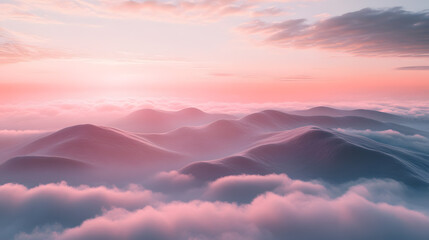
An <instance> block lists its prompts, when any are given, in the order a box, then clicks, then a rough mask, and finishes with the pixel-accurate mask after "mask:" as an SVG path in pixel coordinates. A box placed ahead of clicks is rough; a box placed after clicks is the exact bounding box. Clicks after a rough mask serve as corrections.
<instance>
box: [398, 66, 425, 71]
mask: <svg viewBox="0 0 429 240" xmlns="http://www.w3.org/2000/svg"><path fill="white" fill-rule="evenodd" d="M396 70H400V71H429V66H407V67H398V68H396Z"/></svg>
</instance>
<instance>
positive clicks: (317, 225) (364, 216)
mask: <svg viewBox="0 0 429 240" xmlns="http://www.w3.org/2000/svg"><path fill="white" fill-rule="evenodd" d="M428 224H429V218H428V217H427V216H425V215H424V214H422V213H419V212H416V211H413V210H409V209H407V208H404V207H402V206H394V205H390V204H387V203H374V202H371V201H368V200H367V199H365V198H364V197H362V196H360V195H358V194H356V193H354V192H347V193H345V194H344V195H342V196H340V197H338V198H326V197H321V196H315V195H310V194H305V193H302V192H299V191H298V192H292V193H290V194H286V195H279V194H275V193H267V194H264V195H260V196H259V197H256V198H255V199H254V200H253V201H252V202H251V203H249V204H244V205H236V204H233V203H227V202H206V201H191V202H172V203H167V204H162V205H159V206H154V207H153V206H147V207H144V208H142V209H138V210H135V211H132V210H131V211H130V210H125V209H119V208H116V209H112V210H109V211H106V212H105V213H103V214H102V215H99V216H96V217H94V218H91V219H88V220H86V221H84V222H83V223H82V224H80V225H79V226H76V227H71V228H68V229H65V230H64V231H55V230H54V231H49V230H48V231H46V232H44V235H43V236H44V239H59V240H66V239H195V238H197V239H285V238H292V239H315V238H319V239H373V238H380V239H402V238H409V239H426V237H427V236H428V234H429V231H428V229H427V226H428ZM310 226H311V227H310ZM37 235H39V236H40V235H41V233H40V232H35V233H34V235H32V234H31V233H30V234H21V235H20V236H18V238H17V239H34V236H37Z"/></svg>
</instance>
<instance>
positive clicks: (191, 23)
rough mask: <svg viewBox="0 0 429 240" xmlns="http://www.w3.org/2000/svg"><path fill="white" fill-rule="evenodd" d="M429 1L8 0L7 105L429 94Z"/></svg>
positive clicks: (0, 75) (2, 90)
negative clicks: (97, 100)
mask: <svg viewBox="0 0 429 240" xmlns="http://www.w3.org/2000/svg"><path fill="white" fill-rule="evenodd" d="M428 9H429V1H426V0H378V1H370V0H359V1H358V0H349V1H344V0H301V1H300V0H274V1H270V0H213V1H209V0H189V1H184V0H171V1H170V0H169V1H163V0H151V1H144V0H134V1H125V0H70V1H61V0H26V1H24V0H0V101H1V102H2V103H3V104H5V103H6V104H7V103H28V102H31V103H34V102H38V101H50V100H58V99H93V98H100V99H105V98H123V97H142V98H151V97H157V98H160V97H162V98H177V99H187V100H194V101H196V102H204V101H224V102H225V101H226V102H242V103H254V102H255V103H264V102H285V101H300V102H309V101H328V102H329V101H331V102H337V101H356V100H359V101H381V100H392V99H394V100H398V101H404V100H419V101H426V100H428V98H429V97H428V96H429V94H428V93H429V81H428V80H429V12H428Z"/></svg>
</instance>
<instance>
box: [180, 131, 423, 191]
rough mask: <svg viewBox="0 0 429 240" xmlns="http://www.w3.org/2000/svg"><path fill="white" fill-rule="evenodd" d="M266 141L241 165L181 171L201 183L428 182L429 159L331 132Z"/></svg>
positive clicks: (233, 160)
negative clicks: (254, 179)
mask: <svg viewBox="0 0 429 240" xmlns="http://www.w3.org/2000/svg"><path fill="white" fill-rule="evenodd" d="M361 140H362V139H361ZM266 141H267V142H266V143H262V144H261V145H259V146H257V147H254V148H252V149H250V150H248V151H246V152H244V153H243V154H242V156H241V157H238V159H239V161H238V160H237V157H229V158H225V159H222V160H216V161H209V162H199V163H194V164H191V165H188V166H187V167H185V168H183V169H182V170H181V172H182V173H185V174H191V175H193V176H195V177H196V178H197V179H200V180H203V181H206V180H211V179H216V178H218V177H222V176H227V175H236V174H255V173H256V174H267V173H286V174H287V175H289V176H291V177H292V178H298V179H305V180H309V179H322V180H324V181H329V182H336V183H342V182H347V181H352V180H357V179H359V178H392V179H395V180H398V181H402V182H404V183H407V184H410V185H416V186H417V185H425V184H427V183H428V175H427V171H428V170H429V164H428V161H429V159H421V158H419V157H417V156H412V155H402V156H395V155H392V154H391V153H393V151H392V152H391V153H386V152H383V151H381V150H382V148H378V146H377V145H376V144H377V143H376V142H370V143H368V145H371V144H372V145H373V148H372V149H370V148H367V147H363V146H362V145H359V144H357V143H354V142H352V141H351V139H347V140H346V139H344V138H343V137H341V136H339V135H337V134H336V133H335V132H333V131H328V130H322V129H320V128H315V127H305V128H301V129H296V130H293V131H291V132H289V133H287V134H285V136H283V138H282V137H280V138H278V139H276V140H273V141H272V142H269V141H268V140H266ZM416 162H419V163H423V167H425V169H424V170H425V172H424V173H423V174H421V173H419V172H417V171H415V168H416V166H415V163H416ZM419 167H420V168H421V167H422V166H419ZM200 172H206V173H208V174H201V173H200Z"/></svg>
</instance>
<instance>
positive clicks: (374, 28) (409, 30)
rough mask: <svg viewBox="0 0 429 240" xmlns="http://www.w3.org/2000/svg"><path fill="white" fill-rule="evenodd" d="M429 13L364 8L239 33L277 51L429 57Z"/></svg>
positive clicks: (249, 25)
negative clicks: (298, 49)
mask: <svg viewBox="0 0 429 240" xmlns="http://www.w3.org/2000/svg"><path fill="white" fill-rule="evenodd" d="M428 29H429V13H428V12H410V11H406V10H403V9H402V8H399V7H395V8H390V9H371V8H365V9H362V10H360V11H356V12H349V13H346V14H344V15H341V16H336V17H329V18H326V19H325V20H321V21H317V22H315V23H308V22H307V21H306V20H305V19H293V20H287V21H284V22H278V23H268V22H263V21H259V20H256V21H253V22H250V23H247V24H244V25H242V26H241V27H240V30H242V31H243V32H246V33H248V34H251V35H258V36H260V37H262V38H263V39H264V40H263V42H264V43H265V44H269V45H274V46H278V47H284V48H289V47H296V48H321V49H328V50H336V51H344V52H348V53H351V54H354V55H359V56H399V57H428V56H429V40H428V39H429V30H428Z"/></svg>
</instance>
